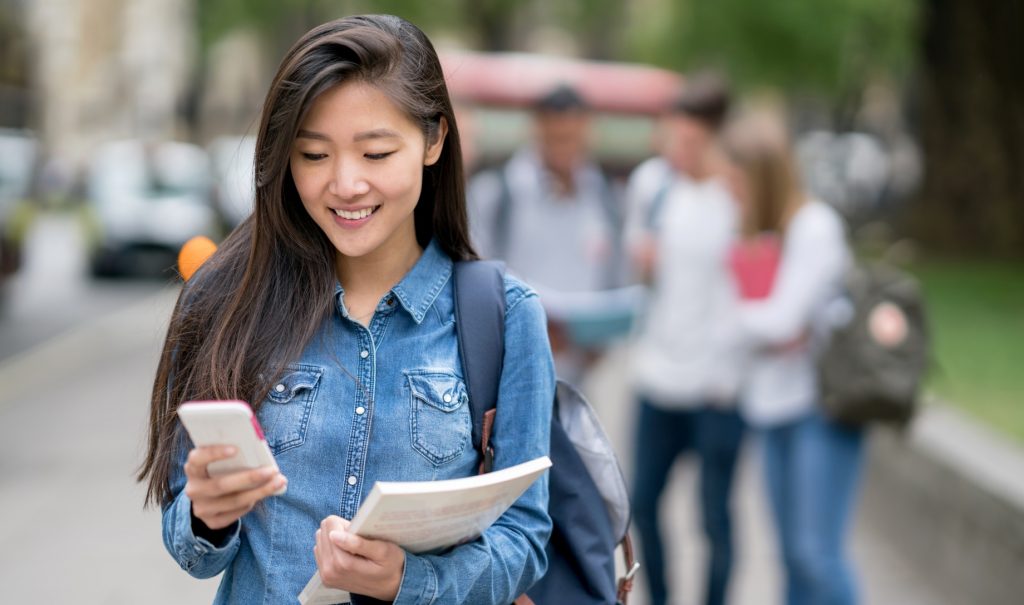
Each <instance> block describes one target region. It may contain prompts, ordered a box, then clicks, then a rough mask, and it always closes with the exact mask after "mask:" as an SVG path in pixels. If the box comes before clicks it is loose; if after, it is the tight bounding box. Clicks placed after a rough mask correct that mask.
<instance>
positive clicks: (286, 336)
mask: <svg viewBox="0 0 1024 605" xmlns="http://www.w3.org/2000/svg"><path fill="white" fill-rule="evenodd" d="M353 81H359V82H363V83H366V84H370V85H372V86H374V87H376V88H377V89H379V90H381V91H382V92H384V93H385V94H386V95H387V96H388V98H389V99H391V101H392V102H394V103H395V104H396V105H397V106H398V107H399V108H401V109H402V110H403V111H404V112H405V113H406V115H407V116H408V117H409V118H410V119H411V120H412V121H413V122H414V123H416V124H418V125H419V126H420V127H421V128H422V130H423V134H424V137H425V139H426V140H427V141H428V142H433V141H436V140H437V137H438V136H439V135H440V124H441V119H442V118H443V119H444V120H445V121H447V124H448V135H447V140H446V141H445V143H444V146H443V149H442V151H441V156H440V158H439V159H438V161H437V162H436V163H434V164H433V165H431V166H425V167H424V172H423V179H424V185H423V187H422V190H421V193H420V198H419V202H418V203H417V206H416V210H415V215H414V220H415V224H416V238H417V240H418V242H419V244H420V245H421V246H426V245H427V244H428V243H429V242H430V241H431V240H434V241H436V242H437V244H438V245H440V247H441V249H442V250H444V251H445V252H446V253H447V254H448V255H449V256H450V257H451V258H452V259H453V260H471V259H475V258H477V256H476V253H475V252H474V251H473V248H472V246H471V245H470V241H469V225H468V219H467V217H466V199H465V190H464V175H463V168H462V151H461V148H460V145H459V132H458V127H457V126H456V123H455V115H454V112H453V111H452V104H451V100H450V99H449V96H448V88H447V86H446V85H445V81H444V74H443V72H442V71H441V64H440V61H438V58H437V53H436V52H435V51H434V47H433V45H431V43H430V41H429V40H428V39H427V37H426V36H425V35H424V34H423V32H422V31H420V30H419V28H417V27H416V26H415V25H413V24H411V23H409V22H408V21H405V20H403V19H400V18H398V17H394V16H390V15H368V16H358V17H348V18H344V19H338V20H336V21H332V22H330V23H325V24H323V25H321V26H319V27H316V28H314V29H313V30H311V31H310V32H308V33H307V34H306V35H305V36H303V37H302V38H301V39H300V40H299V41H298V42H296V43H295V45H294V46H293V47H292V48H291V50H289V51H288V54H287V55H286V56H285V58H284V60H283V61H282V62H281V66H280V67H279V68H278V71H277V75H276V76H274V80H273V82H272V84H271V85H270V90H269V91H268V92H267V98H266V101H265V102H264V106H263V115H262V118H261V120H260V128H259V134H258V136H257V140H256V160H255V161H256V171H255V174H256V202H255V210H254V212H253V215H252V216H250V217H249V218H248V219H247V220H245V221H244V222H243V223H242V224H241V225H240V226H239V227H238V228H237V229H235V231H234V232H232V233H231V235H229V236H228V238H227V239H226V240H225V241H224V242H223V244H222V245H221V247H220V249H219V250H218V251H217V252H216V253H215V254H214V255H213V256H212V257H211V258H210V259H209V260H207V261H206V263H205V265H204V266H203V267H202V268H201V269H200V271H199V272H198V273H197V274H196V275H195V276H194V277H193V278H192V280H191V281H190V282H189V284H188V286H187V287H186V288H184V289H183V290H182V294H181V295H180V296H179V298H178V303H177V305H176V306H175V309H174V314H173V316H172V320H171V326H170V329H169V330H168V334H167V340H166V342H165V343H164V348H163V354H162V356H161V358H160V365H159V367H158V369H157V376H156V380H155V382H154V383H153V393H152V398H151V403H150V425H149V446H148V449H147V452H146V458H145V461H144V462H143V463H142V465H141V467H140V469H139V472H138V480H139V481H146V480H148V482H149V483H148V489H147V492H146V503H147V504H158V503H165V502H167V501H168V500H169V499H170V497H171V494H170V487H169V484H168V480H169V477H170V471H171V467H172V464H173V463H174V461H173V457H174V455H175V453H176V448H177V447H178V446H179V443H180V431H181V428H180V425H179V423H178V420H177V417H176V411H177V407H178V405H179V404H180V403H181V402H183V401H184V400H186V399H240V400H243V401H250V402H253V404H254V405H258V402H260V401H262V400H263V398H264V396H265V395H266V393H267V391H268V390H269V388H270V385H272V384H273V381H274V380H275V378H276V377H277V376H278V375H280V373H281V371H282V370H283V368H284V366H285V365H286V364H287V363H288V362H289V361H290V360H293V359H294V358H296V357H297V356H298V355H300V354H301V352H302V350H303V349H304V348H305V347H306V345H307V344H308V343H309V342H310V340H311V339H312V338H313V336H314V334H315V333H316V330H317V328H318V326H320V325H321V323H322V322H323V321H324V319H325V318H326V317H328V316H329V314H330V313H331V310H332V308H333V307H332V300H331V299H332V295H333V293H334V286H335V282H336V277H335V272H334V267H335V264H334V256H335V254H336V251H335V249H334V247H333V246H332V245H331V243H330V242H329V241H328V239H327V237H326V236H325V235H324V234H323V232H322V231H321V230H320V229H319V227H317V225H316V223H315V222H314V221H313V219H312V218H310V216H309V215H308V214H307V212H306V210H305V209H304V207H303V205H302V201H301V200H300V199H299V195H298V192H297V191H296V189H295V183H294V181H293V180H292V175H291V170H290V168H289V156H290V153H291V148H292V144H293V142H294V140H295V136H296V133H297V132H298V129H299V125H300V124H301V122H302V120H303V118H304V117H305V115H306V113H307V111H309V109H310V107H311V106H312V104H313V102H314V101H315V100H316V99H317V98H318V97H319V95H321V94H323V93H324V92H326V91H327V90H329V89H331V88H332V87H334V86H336V85H338V84H341V83H343V82H353ZM283 326H287V328H286V329H282V327H283Z"/></svg>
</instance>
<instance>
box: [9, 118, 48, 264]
mask: <svg viewBox="0 0 1024 605" xmlns="http://www.w3.org/2000/svg"><path fill="white" fill-rule="evenodd" d="M38 153H39V143H38V141H37V140H36V138H35V136H33V135H32V133H30V132H28V131H24V130H12V129H0V283H2V282H3V281H5V280H6V279H7V278H8V277H10V276H11V274H13V273H14V272H16V271H17V270H18V268H19V267H20V266H21V240H22V236H23V234H24V227H25V220H24V219H23V217H24V216H25V214H26V209H27V208H28V201H27V200H28V197H29V194H30V192H31V189H32V181H33V175H34V173H35V168H36V166H37V159H38Z"/></svg>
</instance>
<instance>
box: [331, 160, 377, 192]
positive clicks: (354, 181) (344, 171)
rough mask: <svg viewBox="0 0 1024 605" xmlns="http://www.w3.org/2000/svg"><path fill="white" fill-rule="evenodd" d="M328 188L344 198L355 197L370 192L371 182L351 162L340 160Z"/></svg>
mask: <svg viewBox="0 0 1024 605" xmlns="http://www.w3.org/2000/svg"><path fill="white" fill-rule="evenodd" d="M328 190H329V191H330V192H331V194H332V195H335V196H337V197H338V198H340V199H343V200H351V199H355V198H357V197H359V196H361V195H365V194H367V193H369V192H370V184H369V182H367V180H366V177H365V175H364V174H362V172H361V171H360V170H359V169H358V167H357V166H354V165H353V163H351V162H338V165H337V166H335V168H334V174H333V175H332V176H331V182H330V184H329V185H328Z"/></svg>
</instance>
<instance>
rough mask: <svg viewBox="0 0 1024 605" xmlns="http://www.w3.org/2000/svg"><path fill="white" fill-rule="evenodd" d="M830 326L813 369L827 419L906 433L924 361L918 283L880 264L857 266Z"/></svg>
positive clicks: (832, 311)
mask: <svg viewBox="0 0 1024 605" xmlns="http://www.w3.org/2000/svg"><path fill="white" fill-rule="evenodd" d="M828 320H829V323H830V325H831V326H832V328H833V329H832V332H831V334H830V335H829V336H830V339H829V342H828V344H827V345H826V347H825V350H824V351H823V354H822V355H821V357H820V359H819V364H818V371H819V378H820V384H821V402H822V405H823V406H824V409H825V412H826V413H827V414H828V415H829V416H830V417H832V418H833V419H835V420H837V421H840V422H843V423H847V424H854V425H863V424H867V423H871V422H883V423H891V424H897V425H901V426H902V425H906V424H907V423H908V422H909V421H910V419H911V418H912V417H913V415H914V411H915V409H916V406H917V398H918V394H919V392H920V388H921V381H922V379H923V378H924V373H925V370H926V369H927V366H928V359H929V344H930V341H929V337H928V329H927V324H926V321H925V311H924V301H923V297H922V295H921V291H920V288H919V287H918V284H917V281H916V280H915V279H914V278H913V277H911V276H910V275H908V274H906V273H904V272H902V271H900V270H897V269H895V268H893V267H891V266H888V265H885V264H872V265H859V266H857V267H855V268H854V269H852V270H851V271H850V272H849V273H848V275H847V276H846V282H845V295H844V296H843V297H842V298H840V299H839V300H838V301H836V303H834V304H833V305H830V307H829V309H828Z"/></svg>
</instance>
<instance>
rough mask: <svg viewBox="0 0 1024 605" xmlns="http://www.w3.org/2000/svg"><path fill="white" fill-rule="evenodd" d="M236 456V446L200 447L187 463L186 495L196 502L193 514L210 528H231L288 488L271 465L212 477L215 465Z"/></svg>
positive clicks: (281, 476) (278, 472) (283, 479)
mask: <svg viewBox="0 0 1024 605" xmlns="http://www.w3.org/2000/svg"><path fill="white" fill-rule="evenodd" d="M234 455H235V448H234V447H232V446H205V447H197V448H195V449H193V450H192V451H191V452H189V455H188V460H187V461H186V463H185V469H184V470H185V477H186V478H187V482H186V483H185V495H186V496H188V497H189V499H190V500H191V501H192V514H193V515H195V517H196V518H198V519H199V520H200V521H202V522H203V523H205V524H206V526H207V527H209V528H210V529H222V528H224V527H227V526H229V525H231V524H232V523H234V522H235V521H237V520H238V519H241V518H242V517H243V516H244V515H245V514H246V513H248V512H249V511H250V510H252V508H253V507H254V506H255V505H256V503H257V502H259V501H260V500H262V499H264V498H266V497H267V496H272V495H274V494H276V493H280V492H282V491H283V490H284V489H285V488H286V487H287V485H288V480H287V478H286V477H285V476H284V475H282V474H281V472H280V471H279V470H278V469H277V468H274V467H269V466H267V467H261V468H255V469H246V470H240V471H234V472H230V473H225V474H220V475H217V476H214V477H211V476H210V473H209V466H210V464H211V463H213V462H216V461H218V460H226V459H229V458H231V457H232V456H234Z"/></svg>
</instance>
